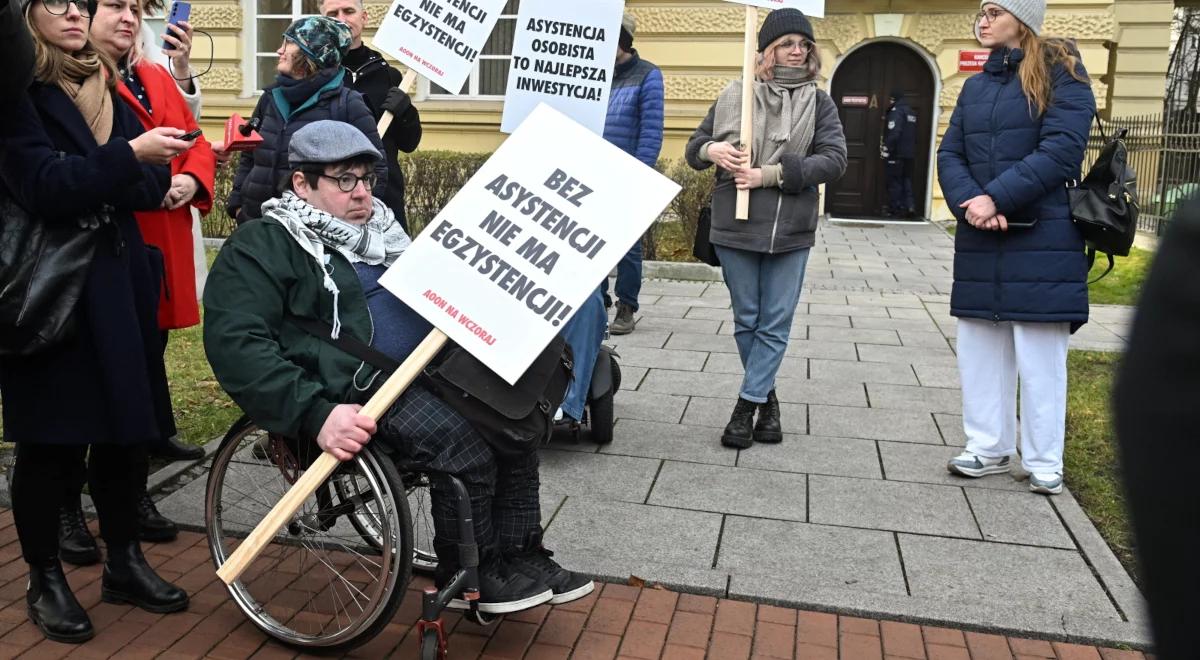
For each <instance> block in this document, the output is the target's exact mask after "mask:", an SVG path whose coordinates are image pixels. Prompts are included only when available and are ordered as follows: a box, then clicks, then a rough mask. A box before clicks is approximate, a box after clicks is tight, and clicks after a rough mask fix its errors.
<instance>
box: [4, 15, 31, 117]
mask: <svg viewBox="0 0 1200 660" xmlns="http://www.w3.org/2000/svg"><path fill="white" fill-rule="evenodd" d="M20 5H21V3H19V2H17V0H0V62H4V70H3V71H0V112H2V111H4V109H5V107H7V106H10V105H13V104H15V103H16V102H17V100H18V99H19V98H20V97H21V96H22V95H24V94H25V88H27V87H29V83H30V81H31V80H33V43H32V42H31V41H30V39H29V28H28V27H27V26H26V25H25V18H24V17H23V16H22V15H21V9H20Z"/></svg>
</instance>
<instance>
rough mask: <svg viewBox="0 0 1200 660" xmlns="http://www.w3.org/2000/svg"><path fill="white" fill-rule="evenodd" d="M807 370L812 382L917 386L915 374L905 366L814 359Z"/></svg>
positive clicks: (908, 366) (910, 368) (909, 367)
mask: <svg viewBox="0 0 1200 660" xmlns="http://www.w3.org/2000/svg"><path fill="white" fill-rule="evenodd" d="M809 368H810V369H811V371H810V372H809V377H810V378H812V379H813V380H829V381H842V382H851V383H882V384H888V385H917V375H916V373H914V372H913V370H912V367H911V366H910V365H906V364H887V363H866V362H852V361H849V360H821V359H814V360H810V361H809Z"/></svg>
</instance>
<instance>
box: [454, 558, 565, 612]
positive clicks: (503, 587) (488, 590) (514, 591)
mask: <svg viewBox="0 0 1200 660" xmlns="http://www.w3.org/2000/svg"><path fill="white" fill-rule="evenodd" d="M439 577H440V576H439ZM435 584H436V585H437V587H438V588H439V589H441V588H442V587H443V586H445V582H444V581H442V580H435ZM553 597H554V592H553V591H551V590H550V587H548V586H546V584H545V583H544V582H542V581H540V580H534V579H532V578H530V577H528V576H526V575H525V574H523V573H521V572H520V571H517V570H515V569H513V568H512V567H510V566H508V565H507V564H506V563H505V562H504V560H503V559H501V558H500V557H498V556H494V557H492V558H491V559H485V560H484V561H483V562H482V563H481V565H480V567H479V611H480V612H483V613H485V614H510V613H512V612H520V611H521V610H527V609H529V608H531V607H537V606H538V605H541V604H542V603H546V602H549V601H550V599H551V598H553ZM446 607H448V608H450V609H452V610H468V609H471V604H470V603H469V602H467V601H466V600H464V599H463V598H462V597H461V594H460V595H459V596H457V597H455V598H454V599H453V600H451V601H450V604H449V605H447V606H446Z"/></svg>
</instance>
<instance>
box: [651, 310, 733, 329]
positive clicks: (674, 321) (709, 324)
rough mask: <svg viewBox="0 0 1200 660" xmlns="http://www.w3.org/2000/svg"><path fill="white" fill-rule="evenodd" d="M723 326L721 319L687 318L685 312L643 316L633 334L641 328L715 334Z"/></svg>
mask: <svg viewBox="0 0 1200 660" xmlns="http://www.w3.org/2000/svg"><path fill="white" fill-rule="evenodd" d="M638 313H639V314H640V313H641V312H640V311H639V312H638ZM720 327H721V323H720V322H719V321H704V320H700V319H685V318H683V312H681V313H680V314H679V316H678V317H675V318H664V317H657V316H652V315H647V316H644V317H642V319H641V320H640V321H638V324H637V329H636V330H635V331H634V333H633V334H637V333H638V332H639V331H641V330H651V331H655V330H657V331H660V332H661V331H665V332H690V333H693V334H697V335H715V334H717V330H718V329H719V328H720Z"/></svg>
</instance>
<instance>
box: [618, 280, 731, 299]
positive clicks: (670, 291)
mask: <svg viewBox="0 0 1200 660" xmlns="http://www.w3.org/2000/svg"><path fill="white" fill-rule="evenodd" d="M707 289H708V284H707V283H705V282H670V281H667V280H646V281H644V282H642V289H641V292H642V293H644V294H652V295H658V296H699V295H700V294H702V293H704V292H705V291H706V290H707ZM610 290H611V288H610Z"/></svg>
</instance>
